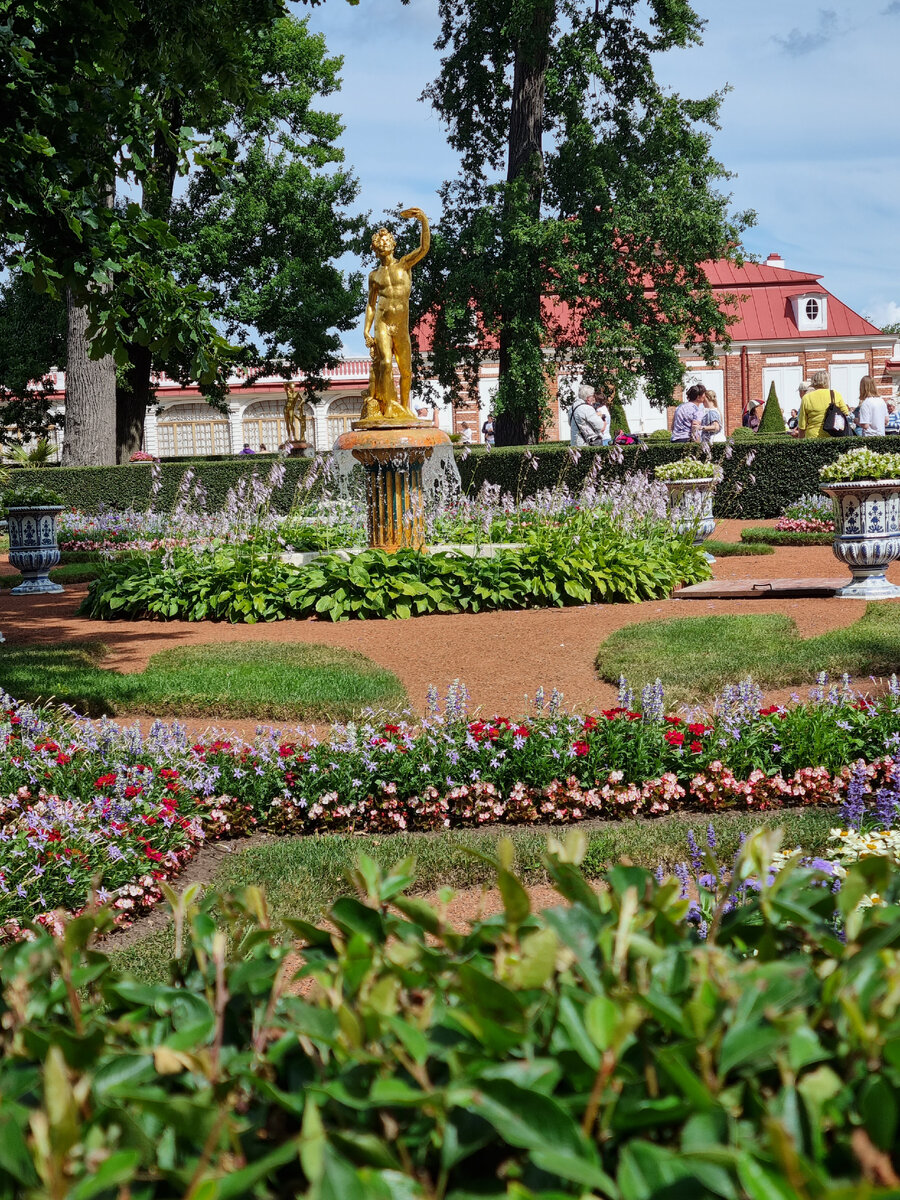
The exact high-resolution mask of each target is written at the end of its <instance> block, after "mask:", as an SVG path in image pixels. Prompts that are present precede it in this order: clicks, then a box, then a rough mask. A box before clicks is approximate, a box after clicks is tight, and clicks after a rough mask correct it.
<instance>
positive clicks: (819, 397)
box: [797, 371, 850, 438]
mask: <svg viewBox="0 0 900 1200" xmlns="http://www.w3.org/2000/svg"><path fill="white" fill-rule="evenodd" d="M810 383H811V384H812V391H810V392H807V393H806V395H805V396H804V397H803V399H802V400H801V401H800V415H799V417H798V420H797V428H798V430H799V434H800V437H802V438H822V437H829V436H833V435H830V434H828V433H826V432H825V430H824V429H823V428H822V425H823V422H824V421H825V414H826V413H827V412H828V409H829V407H830V406H831V404H832V403H833V404H834V405H835V407H836V408H837V409H838V410H839V412H841V413H843V415H844V418H845V421H846V425H845V427H844V430H843V433H845V434H848V433H849V432H850V409H849V408H848V407H847V405H846V404H845V403H844V397H843V396H842V395H841V393H840V392H836V391H835V390H834V389H833V388H829V386H828V372H827V371H813V373H812V375H811V376H810ZM837 436H840V435H839V434H838V435H837Z"/></svg>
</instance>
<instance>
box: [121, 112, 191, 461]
mask: <svg viewBox="0 0 900 1200" xmlns="http://www.w3.org/2000/svg"><path fill="white" fill-rule="evenodd" d="M181 115H182V114H181V106H180V104H179V103H178V101H177V100H174V99H173V100H172V101H170V109H169V113H168V117H169V124H170V125H171V126H172V127H173V128H177V127H178V126H179V125H180V124H181ZM152 168H153V169H152V173H151V175H150V178H149V179H148V181H147V185H146V186H145V187H144V190H143V195H142V203H143V206H144V208H145V209H146V210H147V212H149V213H151V214H152V215H153V216H154V217H159V218H160V220H162V221H168V220H169V215H170V213H171V210H172V194H173V192H174V189H175V178H176V175H177V173H178V159H177V157H176V155H175V152H174V151H173V149H172V147H171V146H170V145H169V143H168V142H167V141H166V139H165V138H164V137H163V136H162V134H159V135H158V136H157V138H156V142H155V144H154V147H153V164H152ZM128 361H129V367H128V370H127V371H126V372H125V380H124V383H123V385H122V386H121V387H117V388H116V458H117V460H118V461H119V462H120V463H127V462H128V460H129V459H130V458H131V456H132V454H134V452H135V451H136V450H140V449H141V446H142V443H143V441H144V420H145V417H146V415H147V406H148V405H149V404H150V403H151V402H152V400H153V388H152V386H151V375H152V373H153V355H152V353H151V351H150V350H149V348H148V347H147V346H141V345H138V343H137V342H132V343H131V344H130V345H129V347H128Z"/></svg>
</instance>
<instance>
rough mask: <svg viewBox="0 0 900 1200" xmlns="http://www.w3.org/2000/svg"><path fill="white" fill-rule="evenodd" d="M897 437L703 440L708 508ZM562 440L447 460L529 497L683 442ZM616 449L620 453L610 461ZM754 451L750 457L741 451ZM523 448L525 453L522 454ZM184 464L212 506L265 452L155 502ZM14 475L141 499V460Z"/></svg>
mask: <svg viewBox="0 0 900 1200" xmlns="http://www.w3.org/2000/svg"><path fill="white" fill-rule="evenodd" d="M896 444H898V439H893V438H891V439H885V438H820V439H817V440H813V441H806V440H798V439H795V438H791V437H786V436H784V435H781V436H779V435H769V436H768V437H761V438H757V437H750V436H747V437H746V440H745V439H744V438H742V439H741V440H740V444H737V443H736V444H735V445H734V447H733V448H732V453H731V457H730V458H726V457H725V451H726V446H725V445H724V444H723V443H718V444H714V445H713V448H712V450H713V457H714V458H715V460H716V461H717V462H720V463H721V464H722V467H723V468H724V478H723V480H722V483H721V484H720V485H719V487H718V489H717V491H716V504H715V512H716V516H718V517H737V518H739V519H742V520H763V519H766V518H769V517H777V516H780V514H781V513H782V511H783V510H784V508H785V506H786V505H788V504H790V503H792V502H793V501H794V500H798V499H799V498H800V497H801V496H803V495H806V494H808V493H809V492H817V491H818V490H819V468H820V467H822V466H824V465H825V463H827V462H831V461H832V460H833V459H835V458H837V456H838V455H839V454H843V453H844V452H845V451H846V450H849V449H851V447H856V446H871V447H872V448H873V449H876V450H880V451H883V450H884V449H885V448H886V447H891V448H893V446H894V445H896ZM569 451H570V448H569V446H568V445H566V444H565V443H560V442H552V443H548V444H544V445H539V446H531V447H522V446H507V447H501V448H495V449H493V450H488V449H486V448H485V447H481V446H479V447H475V448H469V447H465V448H461V449H459V450H458V451H457V453H456V461H457V463H458V465H459V471H460V475H461V476H462V483H463V490H464V491H466V492H470V493H471V492H476V491H477V490H478V489H479V488H480V487H481V485H482V483H485V482H488V483H492V484H499V485H500V487H501V488H502V489H503V490H504V491H508V492H511V493H512V494H513V495H514V496H516V495H518V496H531V495H534V493H535V492H537V491H539V490H540V489H541V488H552V487H555V486H556V485H557V484H558V483H559V482H560V480H564V481H565V482H566V483H568V484H569V485H570V486H575V487H577V486H578V484H580V483H581V482H583V480H584V479H585V477H586V476H587V474H588V472H589V471H590V469H591V467H592V465H593V463H594V460H595V458H596V457H597V456H598V455H600V456H601V459H602V462H603V466H602V469H601V472H600V474H601V477H602V478H605V479H613V478H615V477H616V476H620V475H622V474H623V473H624V472H626V471H633V470H642V471H648V472H652V471H653V469H654V468H655V467H658V466H661V465H662V464H663V463H667V462H672V461H673V460H674V459H676V458H680V457H681V456H682V455H683V454H684V452H685V451H684V448H683V447H681V446H674V445H672V443H671V442H661V441H659V442H658V441H651V442H644V443H643V445H642V444H641V443H640V442H639V441H635V443H634V444H633V445H631V446H621V447H614V448H603V449H601V448H595V447H582V448H581V450H580V457H579V460H578V462H577V463H572V462H571V461H570V458H569ZM619 451H621V461H619ZM750 451H753V453H754V454H755V458H754V461H753V463H752V465H751V466H749V467H748V466H747V461H746V460H747V455H748V453H749V452H750ZM526 454H527V455H528V457H527V458H526ZM310 465H311V460H310V459H307V458H289V459H287V460H286V461H285V466H286V468H287V474H286V476H285V482H284V484H283V485H282V487H281V488H279V489H278V491H277V492H276V493H275V495H274V497H273V502H274V504H275V506H276V508H277V509H278V511H280V512H287V511H288V510H289V508H290V506H291V501H292V500H293V497H294V494H295V492H296V489H297V485H298V483H299V482H300V480H301V479H302V478H303V475H304V474H305V472H306V471H308V470H309V467H310ZM189 467H190V468H191V469H192V470H193V471H194V472H195V474H196V475H197V478H198V479H199V480H200V481H201V482H202V484H203V486H204V487H205V488H206V490H207V494H208V496H209V499H210V502H211V503H212V504H213V505H221V504H222V503H223V501H224V499H225V496H226V494H227V492H228V490H229V488H232V487H234V485H235V484H236V483H237V481H238V480H239V479H240V478H241V477H242V476H245V475H250V474H252V473H253V471H254V470H256V471H258V472H259V473H260V474H262V475H265V474H267V473H268V470H269V460H268V459H267V458H264V457H263V456H262V455H260V456H258V457H256V456H254V458H250V457H249V456H248V457H246V458H240V457H236V458H230V459H222V460H219V461H210V460H193V461H191V460H188V459H182V460H179V461H177V462H164V463H163V464H162V487H161V489H160V493H159V498H158V500H157V505H156V507H157V508H167V509H171V508H172V507H173V506H174V503H175V497H176V495H177V492H178V484H179V483H180V481H181V479H182V476H183V475H184V473H185V471H186V470H187V469H188V468H189ZM16 482H17V483H19V482H21V484H22V485H23V486H29V485H37V484H41V485H43V486H46V487H51V488H53V489H54V490H55V491H58V492H59V493H60V494H61V495H62V496H63V497H64V499H65V502H66V504H70V505H72V506H73V507H76V508H81V509H84V510H85V511H87V512H91V511H95V510H96V509H98V508H100V507H102V506H103V505H110V506H112V507H114V508H128V507H134V508H137V509H141V508H144V507H146V505H147V502H148V500H149V497H150V467H149V466H148V465H147V464H145V463H130V464H128V465H127V466H120V467H40V468H31V469H23V470H18V471H16Z"/></svg>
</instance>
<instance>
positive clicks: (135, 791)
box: [125, 783, 144, 800]
mask: <svg viewBox="0 0 900 1200" xmlns="http://www.w3.org/2000/svg"><path fill="white" fill-rule="evenodd" d="M143 790H144V789H143V787H142V786H141V785H140V784H139V783H138V784H134V783H129V785H128V787H127V788H126V789H125V799H126V800H133V799H134V798H135V796H139V795H140V794H141V792H142V791H143Z"/></svg>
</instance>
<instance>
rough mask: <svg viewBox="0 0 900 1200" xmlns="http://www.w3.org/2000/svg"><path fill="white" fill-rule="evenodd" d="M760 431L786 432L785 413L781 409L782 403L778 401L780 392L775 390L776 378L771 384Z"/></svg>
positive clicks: (760, 423)
mask: <svg viewBox="0 0 900 1200" xmlns="http://www.w3.org/2000/svg"><path fill="white" fill-rule="evenodd" d="M759 432H760V433H785V432H786V430H785V426H784V414H783V413H782V411H781V405H780V404H779V403H778V393H777V392H776V391H775V382H774V380H773V381H772V383H771V384H770V385H769V395H768V398H767V400H766V407H765V408H764V409H763V415H762V417H761V418H760V422H759Z"/></svg>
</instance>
